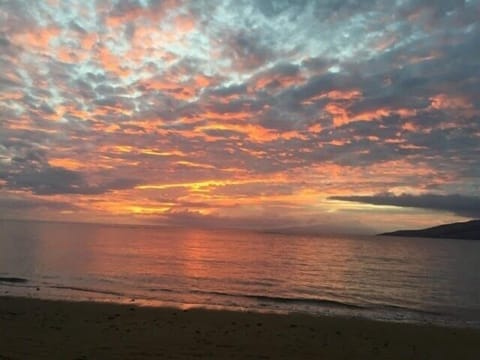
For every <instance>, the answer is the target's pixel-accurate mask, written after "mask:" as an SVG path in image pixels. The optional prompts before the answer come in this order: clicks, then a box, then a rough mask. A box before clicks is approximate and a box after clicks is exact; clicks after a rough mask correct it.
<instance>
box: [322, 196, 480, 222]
mask: <svg viewBox="0 0 480 360" xmlns="http://www.w3.org/2000/svg"><path fill="white" fill-rule="evenodd" d="M329 199H330V200H341V201H353V202H359V203H365V204H372V205H391V206H400V207H410V208H419V209H428V210H435V211H448V212H452V213H454V214H457V215H459V216H464V217H471V218H480V197H477V196H465V195H458V194H452V195H436V194H424V195H408V194H402V195H393V194H377V195H372V196H355V195H352V196H331V197H329Z"/></svg>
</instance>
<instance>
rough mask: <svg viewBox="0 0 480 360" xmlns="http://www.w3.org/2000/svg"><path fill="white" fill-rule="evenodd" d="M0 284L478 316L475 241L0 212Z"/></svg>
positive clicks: (8, 290)
mask: <svg viewBox="0 0 480 360" xmlns="http://www.w3.org/2000/svg"><path fill="white" fill-rule="evenodd" d="M0 295H2V296H4V295H7V296H10V295H11V296H28V297H36V298H48V299H66V300H94V301H111V302H119V303H135V304H139V305H153V306H176V307H180V308H190V307H204V308H213V309H230V310H236V311H262V312H280V313H289V312H304V313H309V314H314V315H332V316H354V317H365V318H372V319H377V320H386V321H399V322H417V323H436V324H445V325H454V326H461V327H477V328H479V327H480V241H477V242H475V241H468V240H452V239H425V238H423V239H422V238H401V237H380V236H351V235H348V236H339V235H322V236H298V235H282V234H273V233H262V232H253V231H237V230H235V231H233V230H217V231H216V230H202V229H184V228H162V227H144V226H111V225H89V224H61V223H42V222H17V221H0Z"/></svg>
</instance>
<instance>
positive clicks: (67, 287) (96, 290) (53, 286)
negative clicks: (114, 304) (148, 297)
mask: <svg viewBox="0 0 480 360" xmlns="http://www.w3.org/2000/svg"><path fill="white" fill-rule="evenodd" d="M48 287H49V288H52V289H62V290H73V291H83V292H90V293H97V294H104V295H114V296H120V297H127V296H128V295H127V294H125V293H122V292H117V291H109V290H98V289H92V288H87V287H79V286H63V285H50V286H48Z"/></svg>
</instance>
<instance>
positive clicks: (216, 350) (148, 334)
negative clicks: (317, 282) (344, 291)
mask: <svg viewBox="0 0 480 360" xmlns="http://www.w3.org/2000/svg"><path fill="white" fill-rule="evenodd" d="M0 333H1V334H2V346H1V347H0V359H63V358H74V359H97V358H101V359H120V358H128V359H156V358H166V359H191V358H205V359H226V358H237V359H247V358H263V359H315V358H326V359H350V358H370V359H384V358H389V359H407V358H419V357H421V358H432V359H453V358H455V359H472V360H473V359H477V358H478V357H479V355H480V350H479V348H478V345H477V344H478V342H479V341H480V330H479V329H471V328H454V327H441V326H436V325H426V324H422V325H419V324H411V323H396V322H383V321H375V320H367V319H361V318H347V317H345V318H344V317H334V316H316V315H307V314H301V313H292V314H272V313H257V312H239V311H238V312H237V311H229V310H207V309H199V308H193V309H188V310H181V309H177V308H167V307H148V306H137V305H135V303H132V304H116V303H103V302H86V301H78V302H77V301H64V300H42V299H37V298H22V297H11V296H0Z"/></svg>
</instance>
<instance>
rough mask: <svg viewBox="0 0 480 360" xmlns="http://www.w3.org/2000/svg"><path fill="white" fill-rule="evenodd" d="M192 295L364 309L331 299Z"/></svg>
mask: <svg viewBox="0 0 480 360" xmlns="http://www.w3.org/2000/svg"><path fill="white" fill-rule="evenodd" d="M190 293H192V294H203V295H217V296H228V297H236V298H246V299H254V300H258V301H269V302H273V303H282V304H295V303H296V304H310V305H320V306H333V307H343V308H348V309H363V308H364V307H363V306H360V305H356V304H350V303H345V302H341V301H336V300H329V299H319V298H302V297H283V296H270V295H254V294H232V293H226V292H221V291H204V290H191V291H190Z"/></svg>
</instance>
